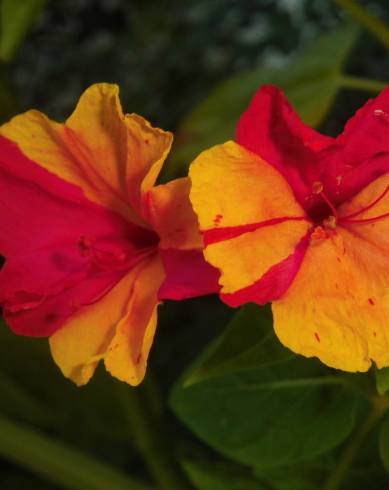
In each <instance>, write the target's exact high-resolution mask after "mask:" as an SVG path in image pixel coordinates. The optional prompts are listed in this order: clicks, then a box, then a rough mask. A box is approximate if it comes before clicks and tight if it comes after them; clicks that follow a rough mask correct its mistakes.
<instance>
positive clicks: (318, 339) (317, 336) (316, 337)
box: [315, 332, 320, 342]
mask: <svg viewBox="0 0 389 490" xmlns="http://www.w3.org/2000/svg"><path fill="white" fill-rule="evenodd" d="M315 339H316V340H317V341H318V342H320V337H319V334H318V333H317V332H315Z"/></svg>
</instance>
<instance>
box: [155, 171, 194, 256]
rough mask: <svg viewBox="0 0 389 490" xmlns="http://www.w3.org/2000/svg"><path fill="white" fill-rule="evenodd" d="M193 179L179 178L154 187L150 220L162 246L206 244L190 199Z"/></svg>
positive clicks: (180, 246) (178, 247) (192, 246)
mask: <svg viewBox="0 0 389 490" xmlns="http://www.w3.org/2000/svg"><path fill="white" fill-rule="evenodd" d="M190 185H191V184H190V180H189V179H188V178H184V179H176V180H173V181H172V182H169V183H168V184H164V185H158V186H156V187H154V188H153V189H151V191H150V193H149V197H148V202H149V216H150V218H149V221H150V223H152V225H153V229H154V230H155V231H156V232H157V233H158V235H159V237H160V242H159V246H160V247H161V248H176V249H180V250H188V249H194V248H202V245H203V240H202V237H201V235H200V231H199V225H198V221H197V216H196V215H195V213H194V211H193V209H192V205H191V203H190V201H189V191H190Z"/></svg>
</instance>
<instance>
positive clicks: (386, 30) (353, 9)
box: [334, 0, 389, 49]
mask: <svg viewBox="0 0 389 490" xmlns="http://www.w3.org/2000/svg"><path fill="white" fill-rule="evenodd" d="M334 1H335V3H337V4H338V5H339V6H340V7H342V8H343V9H344V10H345V11H346V12H347V13H348V14H349V15H350V16H351V17H352V18H353V19H354V20H355V21H356V22H358V23H359V24H360V25H361V26H363V27H364V28H365V29H367V30H368V31H369V32H370V34H372V35H373V36H374V37H375V38H376V39H378V41H380V42H381V43H382V44H383V46H385V48H386V49H389V27H388V26H387V25H386V24H385V23H384V22H382V21H381V20H380V19H379V18H378V17H377V16H376V15H374V14H373V13H371V12H369V11H368V10H366V9H365V8H363V7H362V6H361V5H359V3H358V2H356V1H355V0H334Z"/></svg>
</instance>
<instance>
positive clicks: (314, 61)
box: [167, 24, 359, 178]
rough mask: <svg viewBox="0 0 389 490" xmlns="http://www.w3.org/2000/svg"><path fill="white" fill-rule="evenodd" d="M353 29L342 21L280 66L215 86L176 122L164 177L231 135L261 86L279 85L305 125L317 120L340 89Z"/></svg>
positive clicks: (184, 167) (183, 170) (355, 31)
mask: <svg viewBox="0 0 389 490" xmlns="http://www.w3.org/2000/svg"><path fill="white" fill-rule="evenodd" d="M358 32H359V31H358V29H357V28H356V27H355V25H351V24H345V25H342V26H340V27H339V28H338V29H336V30H334V31H332V32H330V33H329V34H326V35H324V36H322V37H320V38H319V39H317V40H316V41H315V42H313V43H312V44H311V45H310V46H309V47H308V49H306V51H305V52H304V53H302V54H301V55H300V57H299V58H297V59H296V60H295V61H294V62H292V63H290V64H288V65H287V66H286V67H284V68H282V69H271V68H266V67H259V68H256V69H255V70H251V71H248V72H245V73H240V74H238V75H236V76H233V77H231V78H230V79H228V80H227V81H225V82H224V83H222V84H220V85H218V86H217V87H216V88H215V89H214V90H213V91H212V92H211V93H210V95H209V96H208V97H207V98H206V99H205V100H204V101H203V102H202V103H201V104H200V105H199V106H198V107H197V108H196V109H194V111H193V112H192V113H191V114H189V115H188V116H187V118H186V119H185V120H184V121H183V123H182V125H181V126H180V128H179V130H178V132H177V136H176V139H175V146H174V152H173V154H172V157H171V159H170V160H169V163H168V169H167V176H168V177H169V178H173V177H176V176H178V175H182V174H185V173H186V170H187V167H188V165H189V163H190V162H191V161H192V160H193V159H194V158H195V157H196V156H197V155H198V154H199V153H200V152H201V151H203V150H204V149H206V148H209V147H210V146H213V145H216V144H219V143H223V142H225V141H226V140H228V139H231V138H233V136H234V132H235V126H236V123H237V122H238V119H239V117H240V115H241V114H242V113H243V111H244V110H245V109H246V107H247V106H248V104H249V101H250V99H251V98H252V97H253V95H254V93H255V92H256V90H257V89H258V88H259V87H260V86H261V85H263V84H269V83H270V84H275V85H278V86H279V87H281V88H282V89H283V90H284V91H285V93H286V95H287V97H288V98H289V100H290V101H291V103H292V104H293V105H294V107H295V108H296V110H297V111H298V113H299V114H300V116H301V117H302V119H303V120H304V121H305V122H306V123H307V124H309V125H311V126H318V125H319V124H320V123H322V122H323V120H324V118H325V116H326V115H327V113H328V111H329V110H330V108H331V105H332V103H333V101H334V99H335V96H336V94H337V92H338V90H339V88H340V87H341V84H342V80H341V74H342V68H343V65H344V63H345V60H346V57H347V55H348V53H349V51H350V50H351V48H352V46H353V45H354V43H355V41H356V39H357V35H358Z"/></svg>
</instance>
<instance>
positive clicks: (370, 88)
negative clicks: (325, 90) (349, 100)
mask: <svg viewBox="0 0 389 490" xmlns="http://www.w3.org/2000/svg"><path fill="white" fill-rule="evenodd" d="M340 85H341V86H342V87H344V88H351V89H356V90H364V91H366V92H373V93H376V92H380V91H381V90H383V89H384V88H385V87H387V86H388V82H384V81H381V80H370V79H369V78H359V77H353V76H349V75H342V76H341V77H340Z"/></svg>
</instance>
